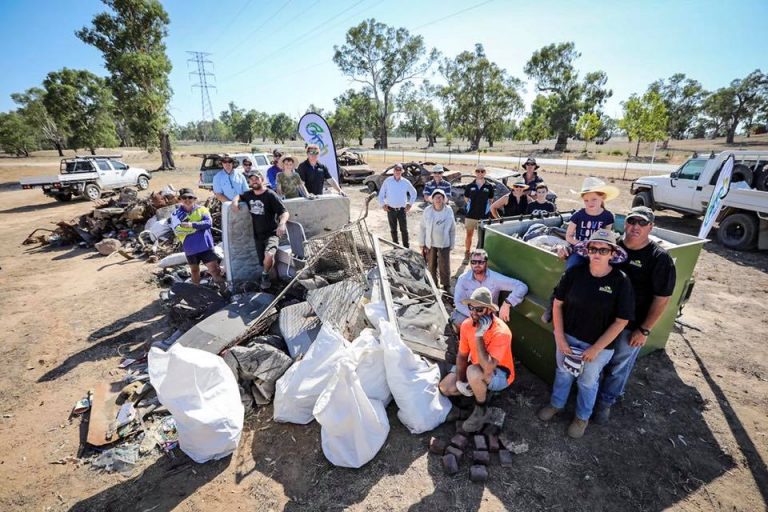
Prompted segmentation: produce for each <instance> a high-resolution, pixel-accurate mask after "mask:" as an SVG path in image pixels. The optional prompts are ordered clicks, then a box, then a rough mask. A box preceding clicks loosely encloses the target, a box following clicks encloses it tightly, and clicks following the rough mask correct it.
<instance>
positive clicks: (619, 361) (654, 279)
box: [593, 206, 677, 424]
mask: <svg viewBox="0 0 768 512" xmlns="http://www.w3.org/2000/svg"><path fill="white" fill-rule="evenodd" d="M653 221H654V214H653V210H651V209H650V208H648V207H647V206H636V207H634V208H632V209H631V210H630V212H629V214H628V215H627V216H626V218H625V220H624V237H623V239H622V240H620V241H619V246H621V247H622V248H623V249H624V250H625V251H626V252H627V259H626V261H625V262H624V263H623V264H621V265H619V267H618V268H619V269H620V270H622V271H623V272H624V273H625V274H626V275H627V276H628V277H629V281H630V282H631V283H632V287H633V289H634V291H635V317H634V320H633V321H631V322H629V324H628V325H627V328H626V329H624V330H623V331H622V333H621V334H620V335H619V337H618V339H617V340H616V342H615V343H614V353H613V357H612V358H611V360H610V361H609V362H608V364H607V365H606V367H605V369H604V371H603V382H602V384H601V386H600V392H599V395H598V397H597V405H596V408H595V412H594V415H593V420H594V421H595V423H598V424H600V423H606V422H607V421H608V420H609V418H610V412H611V406H612V405H613V404H614V403H616V400H618V398H619V397H620V396H621V395H622V394H623V393H624V387H625V386H626V384H627V380H628V379H629V375H630V373H631V372H632V368H633V367H634V365H635V361H636V360H637V356H638V353H639V352H640V349H641V348H642V347H643V345H645V342H646V341H647V340H648V336H650V334H651V331H652V330H653V327H654V326H655V325H656V322H658V320H659V318H661V316H662V315H663V314H664V311H665V309H666V308H667V306H668V305H669V300H670V297H671V296H672V292H673V291H674V289H675V281H676V279H677V276H676V271H675V263H674V261H673V260H672V257H671V256H670V255H669V254H668V253H667V251H665V250H664V249H662V248H661V247H660V246H659V244H657V243H656V242H654V241H653V240H651V239H650V234H651V230H652V229H653Z"/></svg>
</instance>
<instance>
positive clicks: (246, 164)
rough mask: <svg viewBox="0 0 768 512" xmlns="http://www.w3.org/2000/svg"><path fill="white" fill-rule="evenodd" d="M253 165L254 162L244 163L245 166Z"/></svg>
mask: <svg viewBox="0 0 768 512" xmlns="http://www.w3.org/2000/svg"><path fill="white" fill-rule="evenodd" d="M252 165H253V164H251V163H244V164H243V167H250V166H252Z"/></svg>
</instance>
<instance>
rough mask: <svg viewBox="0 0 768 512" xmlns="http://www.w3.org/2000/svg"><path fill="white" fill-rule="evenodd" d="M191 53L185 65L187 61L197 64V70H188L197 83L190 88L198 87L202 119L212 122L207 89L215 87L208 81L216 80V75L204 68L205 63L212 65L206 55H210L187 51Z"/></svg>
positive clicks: (209, 96)
mask: <svg viewBox="0 0 768 512" xmlns="http://www.w3.org/2000/svg"><path fill="white" fill-rule="evenodd" d="M187 53H189V54H190V55H191V57H190V58H189V59H187V66H189V63H190V62H192V63H194V64H196V65H197V71H190V72H189V74H190V76H191V75H197V83H195V84H192V88H193V89H194V88H198V89H200V104H201V106H202V114H203V119H202V120H203V121H211V122H213V121H214V120H215V116H214V115H213V107H212V106H211V95H210V94H209V93H208V89H216V86H215V85H211V84H210V83H209V80H213V81H215V80H216V75H214V74H213V72H212V71H208V70H207V69H205V65H206V64H210V65H211V67H213V61H211V60H210V59H208V56H209V55H211V54H210V53H207V52H187ZM203 138H205V134H203Z"/></svg>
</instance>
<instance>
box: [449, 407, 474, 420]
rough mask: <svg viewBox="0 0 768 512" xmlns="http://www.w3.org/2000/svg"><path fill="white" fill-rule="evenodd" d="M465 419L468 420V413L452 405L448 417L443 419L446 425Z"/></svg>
mask: <svg viewBox="0 0 768 512" xmlns="http://www.w3.org/2000/svg"><path fill="white" fill-rule="evenodd" d="M467 418H469V411H468V410H467V409H462V408H461V407H456V406H455V405H454V406H452V407H451V410H450V412H449V413H448V416H447V417H446V418H445V421H446V423H450V422H453V421H458V420H465V419H467Z"/></svg>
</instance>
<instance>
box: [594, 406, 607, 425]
mask: <svg viewBox="0 0 768 512" xmlns="http://www.w3.org/2000/svg"><path fill="white" fill-rule="evenodd" d="M610 419H611V406H610V405H601V404H598V405H597V407H595V412H594V413H593V414H592V421H593V422H594V423H596V424H597V425H605V424H607V423H608V421H609V420H610Z"/></svg>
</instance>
